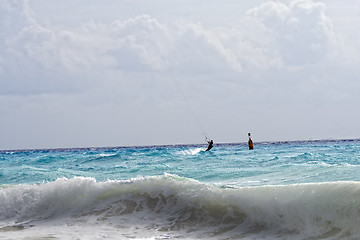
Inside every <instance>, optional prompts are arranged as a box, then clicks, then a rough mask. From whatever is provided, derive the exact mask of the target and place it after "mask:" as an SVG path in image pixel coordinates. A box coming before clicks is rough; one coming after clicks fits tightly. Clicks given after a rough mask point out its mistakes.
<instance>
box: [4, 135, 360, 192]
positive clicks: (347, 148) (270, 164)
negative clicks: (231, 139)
mask: <svg viewBox="0 0 360 240" xmlns="http://www.w3.org/2000/svg"><path fill="white" fill-rule="evenodd" d="M204 149H205V146H198V145H189V146H152V147H128V148H88V149H55V150H28V151H26V150H25V151H3V152H1V153H0V163H1V165H0V174H1V175H0V182H1V184H24V183H25V184H26V183H28V184H33V183H42V182H51V181H54V180H56V179H57V178H61V177H66V178H72V177H74V176H82V177H92V178H95V179H96V180H98V181H106V180H126V179H131V178H134V177H139V176H141V177H146V176H155V175H163V174H164V173H170V174H176V175H179V176H182V177H186V178H191V179H196V180H198V181H201V182H206V183H214V184H224V185H235V186H257V185H264V184H271V185H278V184H294V183H310V182H329V181H346V180H352V181H359V180H360V175H359V174H358V170H359V166H360V165H359V160H360V142H359V141H357V140H352V141H350V140H348V141H317V142H287V143H260V144H257V146H256V149H255V151H249V150H247V147H246V145H245V144H222V145H219V144H218V145H216V147H215V148H214V149H213V150H212V151H210V152H204Z"/></svg>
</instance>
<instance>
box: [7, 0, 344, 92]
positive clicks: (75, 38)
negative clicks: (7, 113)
mask: <svg viewBox="0 0 360 240" xmlns="http://www.w3.org/2000/svg"><path fill="white" fill-rule="evenodd" d="M0 9H1V16H0V18H1V21H0V22H2V26H1V27H2V28H3V29H4V33H3V35H2V38H1V39H0V41H1V42H0V44H1V46H2V47H1V48H0V59H2V61H0V63H1V67H0V69H1V71H0V74H1V76H2V84H3V85H5V86H7V87H4V88H2V89H1V90H0V91H1V93H3V94H4V93H7V94H9V93H16V92H22V93H24V92H29V93H36V92H38V93H39V92H47V91H48V92H51V91H68V90H69V89H71V88H72V89H74V90H79V89H81V88H82V86H83V85H88V86H90V85H92V84H93V82H94V81H95V82H96V81H98V80H97V78H98V77H99V76H109V75H112V74H113V73H114V72H116V71H119V72H133V73H135V72H149V73H150V72H153V73H155V72H159V71H160V72H161V71H168V69H171V70H172V71H175V72H176V74H184V75H186V74H188V75H190V74H208V75H209V74H214V73H216V72H228V73H232V72H235V73H236V72H247V71H257V70H266V69H269V68H281V67H283V66H303V65H306V64H316V63H323V62H325V61H327V59H328V58H329V57H330V56H332V55H336V54H335V52H336V50H335V49H336V48H337V47H338V38H337V36H336V34H335V32H334V29H333V25H332V22H331V20H330V18H329V17H327V16H326V14H325V6H324V4H322V3H318V2H313V1H310V0H295V1H291V2H289V3H282V2H279V1H267V2H264V3H262V4H261V5H259V6H258V7H255V8H252V9H250V10H248V11H247V13H246V15H245V16H244V17H242V18H241V19H240V20H239V22H238V23H236V24H235V25H234V26H233V27H230V28H229V27H216V28H211V27H208V26H207V27H205V26H204V25H203V24H201V23H194V22H187V21H178V22H171V23H169V22H168V23H161V22H159V21H158V20H157V19H156V18H154V17H150V16H147V15H142V16H135V17H133V18H129V19H125V20H119V19H113V21H112V22H111V24H105V23H101V22H96V21H94V20H91V21H88V22H86V23H74V25H73V27H72V28H66V27H65V26H60V25H51V24H46V25H45V24H41V23H39V21H38V20H37V18H36V14H35V13H34V12H33V11H32V10H31V9H30V8H29V6H28V4H27V2H22V1H6V0H2V1H1V5H0ZM13 23H14V24H13ZM4 59H6V62H4ZM19 68H20V71H19ZM29 78H31V83H30V81H29ZM4 79H5V80H4ZM84 81H85V82H84ZM32 85H37V86H40V87H36V89H35V87H33V86H32Z"/></svg>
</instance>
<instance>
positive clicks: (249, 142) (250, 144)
mask: <svg viewBox="0 0 360 240" xmlns="http://www.w3.org/2000/svg"><path fill="white" fill-rule="evenodd" d="M248 136H249V141H248V145H249V150H254V143H253V141H252V140H251V136H250V133H248Z"/></svg>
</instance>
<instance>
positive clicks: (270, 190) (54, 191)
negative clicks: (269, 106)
mask: <svg viewBox="0 0 360 240" xmlns="http://www.w3.org/2000/svg"><path fill="white" fill-rule="evenodd" d="M359 199H360V183H358V182H333V183H313V184H295V185H288V186H262V187H248V188H237V189H225V188H218V187H216V186H213V185H209V184H204V183H200V182H197V181H194V180H191V179H185V178H180V177H178V176H176V175H168V174H166V175H164V176H157V177H149V178H139V179H133V180H129V181H107V182H96V180H95V179H92V178H83V177H80V178H73V179H65V178H62V179H58V180H57V181H55V182H50V183H44V184H40V185H17V186H7V187H4V186H3V187H2V188H1V191H0V206H1V208H0V237H2V238H4V239H21V238H24V239H25V238H31V237H34V238H43V237H45V238H59V239H102V238H110V239H127V238H136V239H141V238H146V239H155V238H159V239H161V238H162V239H167V238H176V237H180V238H188V239H193V238H206V239H208V238H214V239H224V238H228V237H233V238H239V239H242V238H243V239H257V238H265V239H308V238H313V239H358V238H360V229H359V227H358V226H359V225H360V216H359V213H360V202H359V201H358V200H359Z"/></svg>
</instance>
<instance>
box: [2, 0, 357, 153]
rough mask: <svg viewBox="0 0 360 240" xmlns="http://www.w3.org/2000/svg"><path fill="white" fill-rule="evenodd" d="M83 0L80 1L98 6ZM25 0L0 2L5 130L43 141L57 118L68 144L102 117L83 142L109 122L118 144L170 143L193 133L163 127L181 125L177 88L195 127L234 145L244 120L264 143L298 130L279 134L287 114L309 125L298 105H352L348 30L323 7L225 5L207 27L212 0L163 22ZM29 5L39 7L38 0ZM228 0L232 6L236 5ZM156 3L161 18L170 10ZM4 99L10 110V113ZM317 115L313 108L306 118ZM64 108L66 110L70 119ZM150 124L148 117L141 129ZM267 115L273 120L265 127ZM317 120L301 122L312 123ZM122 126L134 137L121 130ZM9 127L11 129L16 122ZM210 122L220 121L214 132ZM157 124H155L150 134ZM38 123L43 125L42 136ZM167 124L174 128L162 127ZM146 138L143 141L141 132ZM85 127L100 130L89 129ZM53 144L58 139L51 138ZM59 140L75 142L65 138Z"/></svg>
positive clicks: (305, 0)
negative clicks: (30, 133) (34, 132)
mask: <svg viewBox="0 0 360 240" xmlns="http://www.w3.org/2000/svg"><path fill="white" fill-rule="evenodd" d="M95 2H96V3H95ZM95 2H93V3H92V4H102V3H99V2H97V1H95ZM31 3H32V4H35V2H31V1H12V0H0V28H1V29H2V31H1V32H0V85H1V87H0V95H2V96H1V101H0V102H1V106H0V107H1V110H2V111H1V112H2V113H3V114H4V113H7V116H5V117H4V116H2V117H1V121H2V124H1V125H3V126H6V125H11V124H12V119H13V118H16V116H18V117H21V118H26V116H27V115H29V119H30V120H29V121H30V122H28V123H27V124H28V127H29V128H31V126H36V129H41V126H46V127H44V130H41V131H43V132H44V133H43V134H44V135H46V138H47V139H50V138H51V134H55V132H56V131H57V130H54V129H51V127H52V125H51V122H52V123H54V124H55V125H57V126H62V122H63V121H65V122H66V124H65V125H66V127H67V128H68V129H73V131H74V134H72V135H76V137H77V138H78V139H79V140H78V142H81V139H80V138H81V137H79V135H81V134H85V135H86V133H87V130H89V129H91V128H94V127H95V126H96V125H97V124H99V123H104V124H105V125H106V127H104V128H103V130H104V132H106V133H107V134H103V135H104V136H102V137H101V138H99V139H98V140H97V141H96V143H95V145H101V142H107V144H109V145H111V144H113V143H114V142H116V139H117V137H118V136H116V135H115V134H113V135H112V131H111V130H112V129H114V128H117V130H118V131H123V132H124V134H125V135H126V137H127V138H126V139H125V140H124V141H123V142H121V144H123V145H126V144H127V142H126V140H129V139H132V140H131V143H129V142H128V144H136V141H137V139H140V138H141V139H143V138H146V137H145V136H143V135H142V134H145V135H146V136H147V137H149V141H148V142H146V144H153V143H169V142H167V141H165V140H164V139H166V140H169V139H173V140H169V141H170V142H171V141H172V143H173V142H174V138H176V136H181V137H182V139H186V140H178V139H177V138H176V142H179V141H180V142H196V141H191V139H196V136H197V135H196V133H194V132H192V133H191V134H190V133H189V135H187V134H185V133H184V132H185V130H184V129H182V130H184V131H178V130H177V129H173V128H172V127H173V125H172V124H173V122H176V121H180V122H185V123H186V124H184V125H182V127H184V128H185V127H188V126H189V125H191V123H189V119H188V118H189V116H188V115H187V114H186V111H187V110H186V101H185V100H184V99H183V98H182V97H181V94H180V95H179V94H178V92H177V91H176V84H178V85H179V87H180V88H181V89H182V90H183V92H184V93H185V95H186V97H187V99H188V100H189V102H190V103H191V105H192V107H193V108H194V110H195V112H196V113H197V114H198V117H199V119H200V121H201V122H202V123H204V122H205V124H204V126H205V129H211V130H212V131H213V134H214V135H215V136H217V139H218V140H220V139H223V140H222V141H236V139H237V138H236V137H237V136H236V133H234V131H233V129H232V128H234V126H238V127H239V126H248V120H246V117H247V115H249V116H253V119H256V120H254V122H255V126H256V127H257V128H258V129H262V130H261V131H262V132H264V133H267V134H268V135H267V136H265V137H263V139H265V140H267V139H269V138H271V137H272V134H274V131H275V130H278V131H279V133H278V135H276V134H277V133H276V134H275V135H274V136H282V135H281V134H283V135H287V134H288V135H287V136H290V137H291V136H296V134H297V133H301V134H303V132H304V135H302V136H305V135H306V134H308V132H306V131H302V130H299V131H297V133H293V134H292V133H291V131H293V129H294V127H293V126H291V125H292V124H290V122H291V123H294V124H295V125H296V119H297V118H298V116H299V115H301V114H303V115H302V116H301V119H302V120H301V123H299V124H298V125H299V126H300V125H301V126H302V127H303V125H304V122H305V123H306V122H307V123H308V122H309V120H308V118H309V117H311V116H310V115H311V113H310V112H309V110H308V111H303V110H304V109H310V111H317V110H318V107H319V109H320V108H322V109H326V111H330V108H331V107H330V106H336V109H335V110H334V111H335V112H336V111H337V110H339V109H341V108H340V107H338V106H345V105H346V106H347V105H348V102H349V101H351V102H352V103H350V105H351V104H352V105H354V104H355V102H357V101H358V100H359V97H358V94H357V91H356V89H358V87H359V84H358V81H357V77H356V76H358V74H359V70H358V69H359V61H357V60H358V59H359V56H358V55H359V54H358V53H359V50H358V48H357V47H358V46H359V43H358V42H360V41H356V40H357V39H358V37H359V35H358V34H354V35H346V34H349V32H347V31H344V32H341V31H338V29H339V27H341V24H339V23H338V22H337V24H338V25H335V24H334V21H335V20H334V19H333V18H332V17H331V16H330V15H329V14H328V12H327V3H326V2H324V3H320V2H315V1H311V0H293V1H288V2H284V1H262V2H261V3H260V4H259V5H258V6H256V7H252V8H250V9H248V10H247V11H245V9H241V11H242V12H243V14H242V15H237V13H238V12H237V10H234V11H233V14H234V15H233V16H226V19H232V20H233V22H231V23H229V22H226V23H225V22H224V21H219V22H218V23H217V24H214V22H215V20H214V19H213V18H212V19H211V20H209V22H205V20H206V18H211V15H214V14H215V13H216V9H217V6H216V4H221V3H220V2H216V1H214V2H212V3H211V4H214V5H212V6H210V8H211V13H209V15H206V14H207V13H206V12H203V13H202V16H201V18H200V17H199V16H193V15H192V16H187V15H184V14H178V16H179V17H178V18H175V17H168V18H166V17H165V16H164V14H158V15H156V14H155V13H156V11H155V10H154V9H156V8H155V7H153V8H152V9H153V11H152V12H153V13H154V14H143V13H141V14H139V15H134V16H130V17H126V18H125V17H122V15H121V16H120V15H118V12H117V11H115V10H113V11H111V13H112V14H113V15H111V14H109V12H108V11H104V8H105V7H104V6H103V5H102V7H103V8H100V9H101V11H98V12H96V15H93V14H89V15H87V14H88V13H87V12H86V11H85V12H83V11H80V9H79V8H77V13H80V12H81V14H82V15H81V16H80V17H79V18H77V16H72V15H71V12H70V13H69V11H68V10H69V9H71V6H72V4H76V5H81V4H79V2H77V3H72V2H71V1H68V2H66V3H62V2H61V3H59V2H57V3H56V4H59V5H60V6H62V4H66V7H64V10H63V12H60V13H58V15H57V16H54V17H52V16H50V15H48V16H47V13H46V8H47V7H49V6H48V5H47V4H50V5H51V3H46V5H44V6H43V8H41V7H40V9H41V12H39V10H36V9H33V8H31V6H33V5H32V4H31ZM52 3H54V2H52ZM107 3H109V4H110V3H111V1H109V2H107ZM138 3H141V2H138ZM36 4H40V5H41V1H39V2H36ZM112 4H114V2H112ZM146 4H149V3H146ZM174 4H175V3H174ZM176 4H178V5H176V7H178V8H179V9H178V11H179V12H180V13H184V12H187V10H188V9H191V8H192V5H191V4H192V1H188V2H186V4H188V5H187V6H184V8H183V10H182V9H180V8H182V7H183V6H182V4H185V3H183V2H181V1H178V2H176ZM200 5H201V6H203V7H204V8H206V5H202V4H200ZM230 5H231V6H239V8H241V6H243V5H242V3H239V2H234V3H232V4H230ZM247 5H249V3H247ZM247 5H246V6H247ZM46 6H47V7H46ZM78 7H79V6H78ZM117 7H118V6H117ZM168 7H169V8H168V9H166V10H168V11H170V13H169V14H171V9H173V8H174V7H173V6H172V5H171V7H170V5H169V6H168ZM222 7H223V8H226V7H225V6H223V5H222ZM164 8H165V5H164ZM55 9H57V8H56V7H54V6H52V11H50V12H51V14H56V11H55ZM86 9H87V10H91V9H92V10H94V9H97V8H96V6H88V8H86ZM139 9H141V8H139ZM60 10H61V9H60ZM60 10H59V11H60ZM124 11H125V10H122V12H124ZM159 11H160V10H157V12H159ZM65 12H66V13H67V14H68V15H66V14H64V13H65ZM165 12H166V11H165ZM165 12H164V13H165ZM229 12H230V11H229ZM229 12H228V13H229ZM92 13H93V12H92ZM162 13H163V11H162ZM195 13H196V11H194V12H192V14H195ZM228 13H226V14H228ZM221 14H222V13H220V12H218V13H217V15H216V19H222V17H221ZM40 15H41V16H40ZM125 15H126V16H129V15H131V14H129V13H126V14H125ZM160 15H161V16H160ZM99 16H100V17H99ZM101 16H106V17H103V18H102V17H101ZM180 16H181V17H180ZM54 19H55V20H54ZM104 19H105V20H104ZM168 19H171V21H170V20H168ZM193 19H202V21H203V22H202V21H200V20H199V21H194V20H193ZM335 26H337V27H335ZM351 38H352V40H351V41H349V39H351ZM344 81H345V82H346V83H347V84H346V85H343V83H344ZM10 95H13V96H10ZM23 95H24V96H23ZM14 106H19V109H18V110H19V111H22V112H21V113H19V114H16V113H14V112H12V110H11V109H13V108H14ZM21 107H22V108H21ZM54 109H56V110H57V111H55V112H54V111H53V110H54ZM282 111H284V112H286V117H284V118H283V119H281V117H279V115H278V114H281V112H282ZM302 111H303V112H302ZM324 111H325V110H324ZM341 111H343V113H344V112H345V115H346V111H345V110H341ZM93 112H96V114H94V115H96V116H92V113H93ZM179 112H182V113H184V112H185V114H180V113H179ZM284 112H283V113H282V114H285V113H284ZM275 113H276V116H275ZM321 113H324V112H322V111H320V110H319V113H318V114H317V115H318V117H321ZM97 114H99V115H101V116H98V115H97ZM327 114H328V112H327ZM30 115H31V116H30ZM69 115H71V116H73V117H74V119H73V122H72V121H71V120H69V117H67V116H69ZM325 115H326V114H325ZM330 115H331V116H334V115H336V114H328V116H330ZM348 115H349V114H348ZM41 116H43V118H42V117H41ZM106 116H109V117H111V119H113V120H109V119H107V118H106ZM175 116H176V117H175ZM191 118H192V117H191V116H190V119H191ZM146 119H148V120H149V122H147V121H145V120H146ZM150 119H152V120H154V121H155V120H156V119H157V122H156V123H154V124H152V123H150ZM269 119H276V121H275V122H274V121H271V123H269ZM47 121H48V122H47ZM336 121H338V120H332V123H335V122H336ZM15 122H16V121H15ZM82 122H86V124H83V125H81V123H82ZM265 122H266V123H265ZM320 122H321V120H320V119H319V120H318V123H317V125H316V126H314V127H313V128H314V129H315V128H316V127H319V129H320V128H321V123H320ZM132 123H133V124H134V125H133V126H131V129H132V131H133V132H134V134H135V135H134V136H130V134H131V131H130V130H129V128H130V127H128V126H129V125H131V124H132ZM14 124H15V123H14ZM16 124H17V125H16ZM16 124H15V125H14V126H15V127H14V129H16V126H18V125H19V124H20V123H19V122H16ZM213 124H216V126H221V127H217V128H214V127H213ZM79 125H81V126H80V127H79ZM180 125H181V124H180ZM269 125H271V126H269ZM77 126H78V127H79V128H80V129H81V130H77V129H76V127H77ZM282 126H287V127H286V128H284V129H282ZM162 127H163V128H166V129H167V131H163V132H161V129H162ZM270 127H272V129H273V130H269V129H270ZM60 128H61V127H60ZM21 129H22V130H24V131H26V129H25V128H21ZM34 129H35V128H34ZM46 129H48V130H49V129H50V130H51V131H50V130H49V131H48V132H49V134H47V133H46V132H47V131H46ZM136 129H138V130H136ZM59 131H61V129H60V130H59ZM170 131H174V132H173V133H171V134H168V133H167V132H170ZM245 131H247V130H245ZM150 132H151V134H150ZM319 132H320V131H319ZM50 133H51V134H50ZM157 133H158V136H157V137H156V139H153V141H154V142H151V140H150V137H152V136H154V135H156V134H157ZM9 134H10V133H9ZM17 134H18V136H19V135H21V131H18V133H17ZM96 134H97V135H99V136H100V135H101V134H102V133H101V131H100V130H99V131H96ZM69 135H71V133H69ZM172 135H175V136H172ZM319 135H320V134H319ZM110 136H112V138H111V139H112V142H111V140H110ZM269 136H270V137H269ZM62 138H63V139H65V138H66V136H65V135H64V134H63V135H62ZM107 138H109V141H107ZM88 139H90V137H89V134H87V137H86V140H88ZM39 141H40V140H39ZM94 141H95V140H94ZM139 141H140V140H139ZM13 142H16V139H14V141H13ZM144 143H145V142H144V141H142V140H141V141H140V142H139V144H144ZM39 144H40V143H39ZM56 144H57V145H61V144H60V141H59V142H58V143H56ZM71 144H72V145H76V141H74V142H73V143H71ZM84 144H85V143H84ZM86 144H88V145H94V144H91V142H86ZM0 147H1V146H0Z"/></svg>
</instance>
